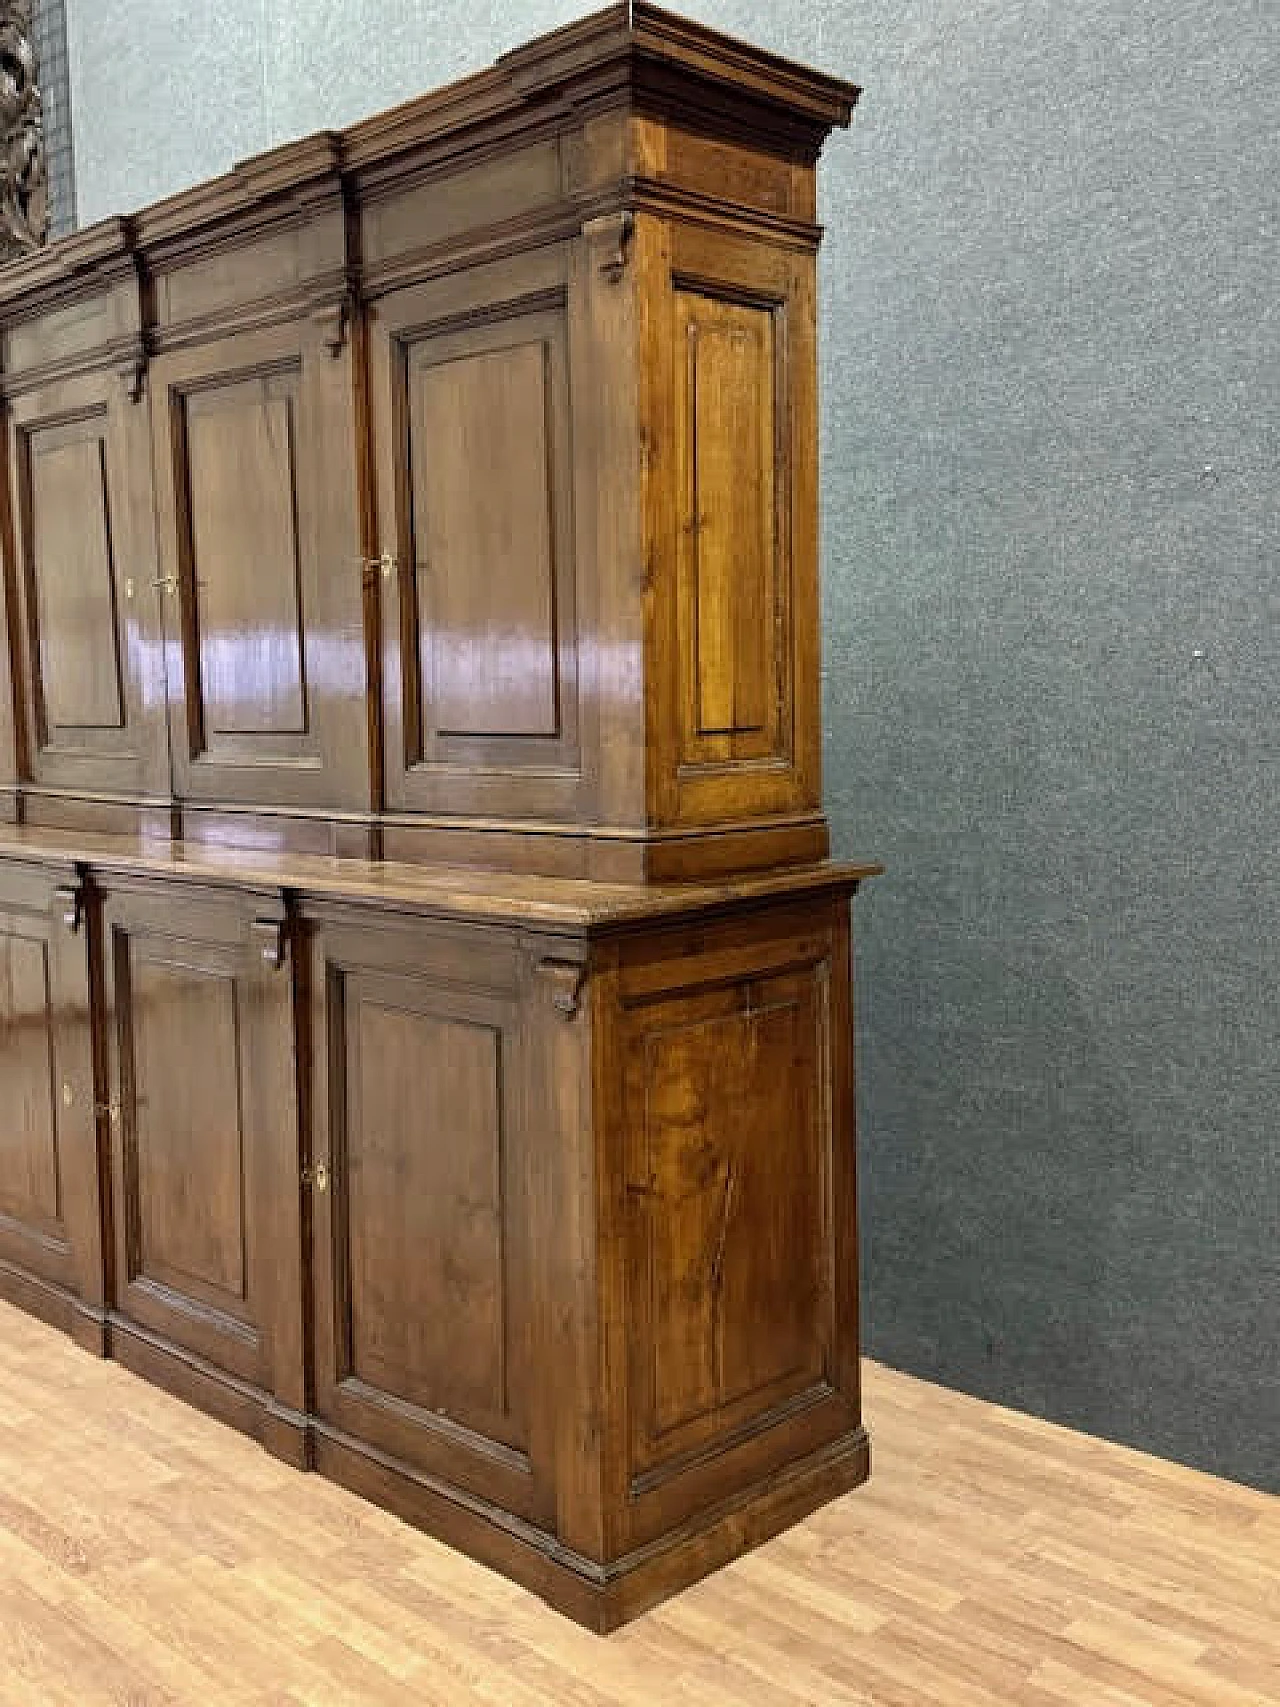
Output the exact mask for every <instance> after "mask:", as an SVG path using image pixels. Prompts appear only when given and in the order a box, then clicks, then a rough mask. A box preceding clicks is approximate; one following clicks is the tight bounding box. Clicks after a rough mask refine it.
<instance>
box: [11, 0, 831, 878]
mask: <svg viewBox="0 0 1280 1707" xmlns="http://www.w3.org/2000/svg"><path fill="white" fill-rule="evenodd" d="M856 94H857V91H856V90H855V89H854V88H853V87H852V86H850V85H848V84H845V83H841V82H838V81H836V80H834V79H831V78H827V77H824V76H821V75H819V74H817V73H813V72H809V71H806V70H804V69H803V68H800V67H797V66H794V65H791V64H789V63H787V62H785V61H782V60H779V59H777V58H775V57H773V56H771V55H769V54H765V53H761V52H759V51H757V50H755V49H753V48H750V47H747V46H745V45H743V44H741V43H738V42H734V41H730V40H729V39H728V38H725V37H722V36H718V35H716V34H714V33H713V32H711V31H708V30H706V29H704V28H702V27H701V26H698V25H694V24H690V23H686V22H685V21H683V20H681V19H678V18H675V17H672V16H671V15H669V14H667V13H664V12H661V11H659V10H658V9H657V8H655V7H651V6H646V5H619V6H614V7H611V8H609V9H608V10H607V11H604V12H600V13H598V14H596V15H595V16H593V17H590V18H587V19H585V20H584V21H582V22H581V23H578V24H575V25H572V26H570V27H568V28H566V29H563V30H559V31H557V32H555V33H553V34H551V35H549V36H546V37H544V38H542V39H541V40H539V41H536V42H534V43H531V44H530V45H529V46H527V47H525V48H522V49H520V50H518V51H517V52H514V53H511V54H508V55H506V56H505V57H504V58H503V59H502V60H500V61H499V62H498V64H497V65H496V66H495V67H494V68H493V69H492V70H490V71H487V72H483V73H481V74H480V75H478V76H475V77H471V78H468V79H466V80H464V81H463V82H461V83H457V84H454V85H452V86H450V87H449V88H446V89H443V90H440V91H438V92H437V93H435V94H432V95H428V96H425V97H423V98H422V99H420V100H418V101H415V102H411V103H409V104H408V105H407V106H404V107H401V108H398V109H396V110H395V111H394V112H391V113H387V114H384V115H381V116H379V117H377V118H374V119H370V120H368V121H366V122H364V123H362V124H359V125H357V126H355V127H353V128H352V129H350V130H348V131H346V132H344V133H341V134H336V133H334V134H330V133H325V134H322V135H319V136H316V137H312V138H310V139H307V140H306V141H303V142H299V143H296V144H293V145H290V146H288V147H285V148H281V149H278V150H276V151H274V152H273V153H271V154H268V155H265V156H262V157H261V158H259V159H256V160H253V161H249V162H247V163H245V164H244V165H242V166H239V167H237V168H236V169H235V170H234V171H233V172H231V173H229V174H228V175H227V176H226V177H224V178H220V179H218V180H216V181H214V182H212V183H209V184H205V185H201V186H199V187H198V188H196V189H194V190H191V191H188V192H185V193H184V194H182V195H179V196H176V197H174V198H172V199H171V200H169V201H167V202H165V203H162V204H160V205H159V206H157V207H154V208H151V209H149V210H147V211H146V212H144V213H142V214H139V215H137V216H135V217H134V218H132V219H130V220H127V221H119V222H115V223H113V224H112V225H110V226H107V227H102V228H99V229H98V230H96V231H94V232H89V233H85V234H82V235H81V236H79V237H76V238H73V239H71V240H69V242H67V243H64V244H61V245H57V246H55V247H54V248H53V249H51V250H48V251H46V252H44V253H43V254H40V255H37V256H34V257H31V258H29V259H26V260H23V261H20V262H17V263H14V264H13V265H11V266H9V267H7V268H5V269H2V270H0V369H2V373H0V383H2V385H3V391H4V399H5V409H6V421H7V446H8V465H9V466H8V488H9V494H8V511H9V514H8V516H7V518H6V523H5V528H4V533H5V546H6V580H5V597H6V600H7V604H8V607H9V619H8V628H9V632H10V637H11V641H12V651H13V659H12V662H13V675H14V686H13V691H12V693H10V694H7V695H5V698H6V701H8V700H11V701H12V704H13V717H12V720H11V728H10V727H9V726H8V725H9V720H8V719H6V721H5V724H3V725H0V735H2V736H3V738H0V789H3V788H4V787H5V784H6V781H7V780H9V778H10V776H16V779H17V786H16V789H15V788H13V787H10V789H9V794H10V795H12V796H13V797H14V799H15V800H16V802H17V805H16V810H17V811H18V813H19V814H20V815H25V816H28V817H33V818H40V819H43V820H44V821H50V820H52V821H56V822H64V823H67V822H69V823H75V822H82V821H85V817H84V814H85V813H87V812H88V806H87V804H86V803H87V802H88V801H89V800H90V799H92V801H93V802H94V805H93V811H94V812H96V813H97V814H98V815H99V818H100V817H101V814H102V813H103V812H104V811H105V810H106V809H107V806H108V805H110V806H111V807H112V809H113V810H117V811H125V810H126V809H127V808H128V807H129V806H130V805H132V807H134V808H136V809H137V810H138V811H143V810H147V809H150V810H152V811H154V810H155V809H156V808H163V810H164V812H165V813H167V815H168V819H167V821H168V823H169V824H170V825H171V827H172V831H173V833H174V834H182V835H184V836H186V837H188V838H191V839H200V838H203V837H207V838H210V839H217V840H219V841H225V842H233V843H234V842H237V841H246V842H260V841H262V840H263V839H264V838H266V839H269V840H275V841H284V842H287V843H292V844H293V845H297V846H301V847H307V848H313V849H317V850H319V851H337V852H341V851H347V850H349V851H352V852H361V853H365V852H374V853H377V852H379V851H382V852H385V853H387V854H391V855H394V856H397V857H404V858H411V859H424V860H443V861H465V862H479V863H486V864H516V865H519V866H524V867H526V868H533V869H540V870H545V871H551V872H560V873H563V874H566V875H582V876H598V877H617V878H620V879H632V878H636V877H646V876H654V877H679V876H691V877H692V876H698V875H706V874H709V873H711V872H715V871H730V870H733V869H736V868H742V867H744V866H749V865H759V864H764V863H774V862H776V861H786V860H798V859H804V858H811V857H815V856H818V855H821V854H822V853H823V852H825V849H826V841H827V837H826V825H825V820H824V818H823V815H822V807H821V784H820V776H819V750H820V742H819V728H818V714H819V701H818V681H819V669H818V655H819V647H818V621H819V614H818V587H817V561H818V558H817V537H818V536H817V469H816V442H817V427H816V420H817V410H816V356H815V327H814V315H815V298H816V292H815V288H814V265H815V256H816V252H817V247H818V242H819V237H820V232H819V229H818V227H817V225H816V224H815V222H814V221H815V194H814V173H815V164H816V160H817V156H818V153H819V150H820V148H821V146H822V143H823V141H824V139H825V138H826V136H827V134H828V132H829V130H830V129H831V127H832V126H833V125H840V124H845V123H847V122H848V120H849V117H850V113H851V110H852V106H853V102H854V100H855V98H856ZM3 685H4V684H3V683H0V687H3ZM6 741H8V747H6ZM9 747H11V748H12V756H11V757H7V756H6V754H7V752H8V749H9ZM77 802H78V803H79V804H77Z"/></svg>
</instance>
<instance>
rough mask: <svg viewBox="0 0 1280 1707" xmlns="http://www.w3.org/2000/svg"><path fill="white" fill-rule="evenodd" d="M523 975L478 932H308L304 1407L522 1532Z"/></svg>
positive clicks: (534, 1495) (530, 1363) (542, 1439)
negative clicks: (310, 1171) (310, 1230)
mask: <svg viewBox="0 0 1280 1707" xmlns="http://www.w3.org/2000/svg"><path fill="white" fill-rule="evenodd" d="M518 967H519V961H518V958H517V954H516V951H515V949H514V946H513V945H512V944H511V943H509V942H506V941H503V940H502V939H497V940H495V938H494V936H493V934H492V933H489V932H475V933H469V934H468V933H462V932H448V931H437V930H435V929H432V928H431V927H428V926H424V925H423V924H422V923H421V922H420V921H414V920H413V919H409V918H406V919H404V920H402V921H399V922H394V923H393V922H391V921H389V920H386V919H382V920H378V921H376V922H375V921H373V920H365V921H357V920H355V919H352V918H350V917H344V918H343V919H342V921H341V922H338V923H333V924H329V923H326V922H322V923H320V924H318V925H317V927H316V939H315V947H314V959H313V962H312V974H311V983H312V988H313V990H314V991H315V999H316V1003H317V1007H316V1022H315V1028H314V1029H315V1035H316V1037H317V1039H323V1040H324V1042H323V1047H322V1048H318V1049H317V1054H316V1071H317V1078H316V1096H315V1101H314V1107H315V1115H316V1135H315V1144H316V1155H315V1161H314V1164H313V1165H314V1166H316V1167H318V1168H320V1169H325V1170H327V1173H328V1189H327V1191H326V1192H325V1194H324V1195H323V1196H322V1197H320V1198H318V1199H317V1213H316V1216H315V1222H314V1228H315V1240H316V1243H315V1254H314V1262H313V1272H314V1276H315V1288H316V1408H317V1411H318V1413H319V1415H320V1416H321V1417H322V1418H323V1419H324V1420H325V1422H326V1423H327V1424H329V1425H331V1426H333V1427H335V1428H337V1429H339V1430H340V1431H341V1432H342V1433H343V1434H344V1435H345V1436H347V1437H349V1438H352V1439H355V1440H359V1441H362V1442H365V1443H367V1444H368V1445H369V1446H370V1447H371V1448H372V1449H374V1450H375V1451H377V1452H380V1453H384V1454H387V1455H389V1456H390V1457H392V1458H394V1459H396V1460H398V1461H400V1462H401V1463H403V1464H405V1465H407V1466H409V1467H411V1469H412V1470H413V1471H415V1472H417V1473H421V1474H426V1475H430V1476H438V1477H440V1478H441V1479H443V1480H444V1481H447V1482H450V1483H453V1484H455V1485H457V1486H459V1487H463V1488H466V1489H468V1490H470V1491H471V1492H472V1493H474V1494H475V1495H477V1496H478V1497H480V1498H482V1499H496V1500H497V1502H498V1503H499V1504H501V1505H502V1506H504V1507H505V1508H506V1509H508V1510H512V1511H518V1512H523V1513H524V1514H526V1515H529V1516H533V1515H535V1514H537V1513H538V1512H539V1511H541V1510H542V1509H543V1508H544V1505H545V1502H546V1500H548V1499H549V1497H550V1489H549V1484H548V1483H547V1481H546V1480H545V1471H546V1468H547V1466H546V1453H547V1450H548V1433H547V1431H548V1427H549V1425H548V1423H547V1420H546V1416H547V1404H546V1403H543V1402H542V1398H541V1397H540V1394H539V1389H538V1369H539V1363H538V1360H537V1351H536V1344H537V1335H538V1333H539V1331H540V1327H539V1321H538V1317H537V1314H536V1311H537V1301H536V1284H535V1281H534V1278H533V1275H532V1270H531V1264H532V1262H533V1260H534V1238H535V1234H534V1231H533V1218H534V1210H533V1208H532V1204H533V1200H534V1195H535V1192H536V1186H535V1183H534V1181H533V1179H532V1177H531V1171H530V1170H531V1161H532V1153H531V1149H530V1142H529V1135H528V1132H527V1130H526V1122H527V1118H528V1116H527V1107H528V1103H527V1090H525V1089H522V1086H527V1074H528V1071H529V1067H528V1061H527V1057H528V1051H529V1043H528V1040H527V1033H526V1029H525V1028H526V1024H527V1015H526V1012H525V1009H524V1007H523V1006H522V1003H521V999H520V997H519V993H518V982H517V981H518V976H519V972H518Z"/></svg>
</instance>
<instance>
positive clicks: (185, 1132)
mask: <svg viewBox="0 0 1280 1707" xmlns="http://www.w3.org/2000/svg"><path fill="white" fill-rule="evenodd" d="M174 952H175V956H176V954H177V953H178V952H180V950H179V949H178V947H177V945H175V950H174ZM239 1008H240V1000H239V992H238V990H237V987H236V979H235V977H234V975H233V974H231V975H229V974H227V973H219V972H216V971H213V970H211V969H209V968H207V967H202V966H198V965H190V964H184V963H183V962H182V960H181V959H178V958H176V957H175V958H174V959H172V960H165V959H161V958H155V959H151V958H143V957H142V956H139V957H138V959H137V961H136V962H135V965H134V968H133V972H132V977H131V1013H132V1018H133V1025H132V1033H133V1035H132V1045H133V1065H134V1071H135V1073H136V1076H137V1083H138V1085H139V1086H140V1087H141V1088H140V1089H139V1092H138V1094H137V1096H136V1097H135V1098H134V1103H133V1106H134V1110H135V1116H136V1130H135V1134H134V1147H133V1157H132V1162H133V1166H132V1170H131V1173H132V1178H131V1180H130V1182H129V1185H130V1188H131V1190H130V1196H131V1198H133V1199H134V1200H135V1201H136V1204H137V1210H138V1229H137V1231H138V1238H137V1245H136V1248H135V1250H134V1252H133V1253H132V1254H133V1258H134V1263H135V1265H136V1271H137V1274H141V1275H151V1276H153V1277H155V1278H159V1279H163V1280H166V1282H167V1283H170V1284H174V1285H178V1286H182V1285H183V1284H184V1283H188V1282H191V1283H194V1284H195V1286H197V1287H198V1288H199V1289H200V1291H201V1293H202V1294H203V1295H205V1296H207V1297H208V1298H210V1299H211V1300H214V1299H216V1300H217V1301H218V1303H219V1304H221V1305H224V1306H230V1307H233V1308H234V1307H236V1306H237V1305H240V1304H243V1303H244V1302H245V1301H246V1284H245V1283H246V1272H245V1232H246V1228H245V1207H246V1206H245V1202H244V1193H245V1175H244V1160H245V1154H244V1152H245V1145H244V1131H243V1119H242V1110H241V1098H240V1072H241V1063H240V1013H239ZM136 1277H137V1275H136V1274H130V1277H129V1278H130V1279H131V1280H132V1279H135V1278H136Z"/></svg>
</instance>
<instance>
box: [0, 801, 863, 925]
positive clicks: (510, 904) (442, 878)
mask: <svg viewBox="0 0 1280 1707" xmlns="http://www.w3.org/2000/svg"><path fill="white" fill-rule="evenodd" d="M0 857H2V858H5V859H11V860H24V861H28V862H33V863H37V864H41V865H49V864H61V865H75V866H82V867H87V868H88V869H90V870H92V871H95V872H98V873H101V874H104V875H113V876H117V877H148V878H158V879H166V878H172V879H175V880H178V879H180V880H182V881H184V882H187V883H192V882H200V883H205V884H213V885H218V886H222V887H233V888H237V889H257V890H262V889H274V890H288V891H289V892H291V893H293V894H297V895H299V896H303V897H305V896H310V897H313V898H317V899H326V900H350V901H353V902H359V903H360V904H362V905H365V906H376V907H386V908H394V909H395V910H396V911H399V912H413V913H430V914H434V915H437V916H440V917H444V918H457V919H466V920H470V921H482V922H484V923H488V924H522V925H529V926H536V927H538V928H541V929H547V930H561V931H567V932H571V933H573V934H575V935H580V934H593V933H596V932H604V931H609V930H616V929H619V928H624V927H626V926H627V925H629V924H641V923H652V922H653V921H655V920H658V919H662V918H664V917H672V918H674V917H680V918H688V917H689V916H690V915H691V914H698V913H712V912H718V911H720V910H722V909H724V908H726V907H734V906H740V905H742V904H744V903H750V902H753V901H766V900H771V899H776V898H781V897H784V896H787V895H807V894H813V893H815V892H820V891H822V890H831V889H847V890H850V891H852V890H854V889H856V888H857V886H858V884H859V883H861V882H862V881H863V880H864V879H866V878H870V877H875V876H878V875H879V874H880V873H881V872H882V871H883V870H884V867H883V866H881V865H876V864H868V863H853V862H847V861H839V860H826V861H823V862H822V863H821V864H817V865H804V866H791V867H785V868H782V869H776V868H775V869H770V870H769V871H765V872H754V873H745V874H743V875H742V876H739V877H733V878H724V879H721V880H717V881H714V882H694V883H680V884H674V883H673V884H639V883H636V884H626V883H599V882H593V881H590V880H588V879H585V878H565V877H539V876H535V875H531V874H520V873H510V872H503V871H486V870H478V869H473V868H470V867H457V866H433V865H408V864H400V863H398V862H395V861H391V860H385V861H383V860H379V861H371V860H360V859H332V858H325V857H322V856H319V855H315V854H297V853H286V852H278V851H274V850H271V849H256V848H223V847H210V846H207V845H201V844H195V843H187V842H168V841H160V840H156V841H152V840H145V839H140V838H134V837H127V836H105V835H86V834H83V833H80V832H74V833H73V832H69V831H59V830H45V829H31V828H26V827H20V826H15V825H8V826H3V827H0Z"/></svg>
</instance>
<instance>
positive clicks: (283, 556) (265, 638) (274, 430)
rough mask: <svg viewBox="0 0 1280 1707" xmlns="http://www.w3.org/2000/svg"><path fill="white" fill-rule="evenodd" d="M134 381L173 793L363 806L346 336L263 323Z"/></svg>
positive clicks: (364, 741) (360, 634) (363, 690)
mask: <svg viewBox="0 0 1280 1707" xmlns="http://www.w3.org/2000/svg"><path fill="white" fill-rule="evenodd" d="M151 383H152V393H153V397H154V404H153V426H154V434H155V463H156V485H157V500H158V515H159V527H160V552H161V568H162V579H163V584H164V586H165V589H166V597H165V627H166V646H167V654H166V655H167V658H168V663H169V683H168V693H169V715H170V726H171V742H172V749H173V765H174V786H175V790H176V792H177V794H178V795H179V796H180V797H181V798H182V799H184V800H191V801H199V802H208V803H211V804H227V805H277V804H278V805H285V806H290V805H292V806H302V807H314V808H325V807H329V808H333V809H338V808H349V809H351V810H366V811H367V810H368V809H369V807H370V804H371V801H370V793H369V751H368V749H369V739H368V715H367V710H366V704H367V663H366V653H365V644H364V615H363V590H362V584H363V567H362V562H361V556H360V537H359V528H358V525H357V495H356V472H355V451H354V447H355V426H354V402H353V394H352V385H351V366H350V353H349V350H348V351H345V352H344V353H342V354H341V355H339V356H337V357H334V356H332V355H330V354H329V353H328V352H327V351H326V350H325V349H324V348H323V347H322V345H321V342H320V334H319V332H318V330H317V329H316V328H313V327H311V326H309V325H308V326H307V327H306V328H305V329H304V328H301V327H297V326H285V327H278V328H272V329H270V330H267V331H261V332H255V333H245V334H242V335H240V336H237V337H233V338H225V339H221V340H219V341H217V342H216V343H211V344H206V345H201V346H199V347H198V348H195V349H188V350H182V351H179V352H176V353H173V354H169V355H165V356H162V357H161V358H159V359H158V360H157V361H156V362H155V364H154V366H153V369H152V381H151Z"/></svg>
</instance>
